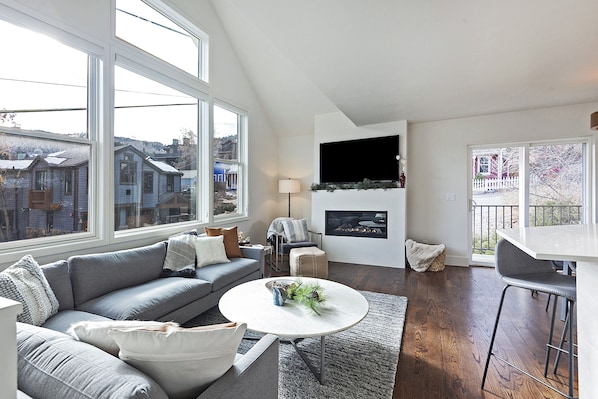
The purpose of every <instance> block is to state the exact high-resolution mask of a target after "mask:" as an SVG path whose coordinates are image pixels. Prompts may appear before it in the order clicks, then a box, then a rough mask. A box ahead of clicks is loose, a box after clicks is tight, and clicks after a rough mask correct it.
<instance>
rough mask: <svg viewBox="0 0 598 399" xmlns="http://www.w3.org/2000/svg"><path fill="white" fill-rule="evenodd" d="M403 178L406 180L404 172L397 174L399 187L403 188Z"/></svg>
mask: <svg viewBox="0 0 598 399" xmlns="http://www.w3.org/2000/svg"><path fill="white" fill-rule="evenodd" d="M405 180H407V177H405V173H403V172H401V175H400V176H399V184H400V185H401V188H405Z"/></svg>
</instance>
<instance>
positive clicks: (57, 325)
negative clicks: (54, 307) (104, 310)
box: [42, 310, 112, 333]
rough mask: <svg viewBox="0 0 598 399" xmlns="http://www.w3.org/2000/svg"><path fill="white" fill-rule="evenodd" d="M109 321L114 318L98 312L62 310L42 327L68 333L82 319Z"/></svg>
mask: <svg viewBox="0 0 598 399" xmlns="http://www.w3.org/2000/svg"><path fill="white" fill-rule="evenodd" d="M86 320H87V321H107V320H112V319H109V318H108V317H104V316H100V315H98V314H93V313H88V312H81V311H79V310H61V311H60V312H58V313H56V314H55V315H54V316H52V317H50V318H49V319H48V320H46V322H45V323H44V324H42V327H45V328H49V329H51V330H54V331H60V332H62V333H68V329H69V328H71V326H72V325H73V324H75V323H79V322H80V321H86Z"/></svg>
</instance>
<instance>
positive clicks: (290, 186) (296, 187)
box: [278, 179, 301, 194]
mask: <svg viewBox="0 0 598 399" xmlns="http://www.w3.org/2000/svg"><path fill="white" fill-rule="evenodd" d="M299 191H301V185H300V182H299V180H293V179H286V180H279V181H278V192H279V193H285V194H291V193H298V192H299Z"/></svg>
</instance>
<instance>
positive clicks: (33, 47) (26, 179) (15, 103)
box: [0, 20, 99, 248]
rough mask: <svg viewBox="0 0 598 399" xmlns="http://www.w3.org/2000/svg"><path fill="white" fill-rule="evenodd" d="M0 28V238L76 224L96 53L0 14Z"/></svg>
mask: <svg viewBox="0 0 598 399" xmlns="http://www.w3.org/2000/svg"><path fill="white" fill-rule="evenodd" d="M0 36H1V37H3V38H5V39H6V40H3V44H2V51H3V54H4V56H3V58H2V62H0V219H1V220H2V223H1V230H0V242H8V241H10V242H13V241H19V240H26V239H37V238H41V237H51V236H59V235H65V234H73V233H81V232H84V231H86V229H87V223H85V224H84V223H83V222H82V215H83V214H85V215H87V214H88V204H89V196H90V195H93V190H90V191H88V187H87V183H88V177H87V170H88V169H87V168H88V163H89V160H90V159H91V154H92V142H91V141H90V140H89V137H90V131H89V130H88V121H90V120H93V119H94V118H95V113H96V110H95V109H94V108H89V107H88V101H87V99H88V86H89V84H88V81H89V78H90V77H93V76H95V74H96V73H97V67H98V65H99V63H98V60H97V59H96V58H94V57H92V56H91V55H90V54H88V53H85V52H83V51H81V50H76V49H74V48H72V47H69V46H66V45H64V44H62V43H59V42H57V41H56V40H53V39H51V38H49V37H48V36H45V35H42V34H39V33H35V32H33V31H32V30H29V29H25V28H23V27H19V26H16V25H14V24H11V23H8V22H5V21H2V20H0ZM88 74H89V75H88ZM16 247H18V246H15V244H12V245H11V248H16ZM0 248H1V247H0Z"/></svg>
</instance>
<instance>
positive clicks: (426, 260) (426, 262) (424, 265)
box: [405, 239, 446, 272]
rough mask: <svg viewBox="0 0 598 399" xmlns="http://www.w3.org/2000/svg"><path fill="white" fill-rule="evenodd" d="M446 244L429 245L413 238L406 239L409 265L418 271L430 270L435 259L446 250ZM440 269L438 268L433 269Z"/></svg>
mask: <svg viewBox="0 0 598 399" xmlns="http://www.w3.org/2000/svg"><path fill="white" fill-rule="evenodd" d="M445 248H446V247H445V245H444V244H438V245H428V244H420V243H418V242H415V241H413V240H411V239H408V240H407V241H405V250H406V251H405V252H406V254H407V260H408V261H409V265H411V268H412V269H413V270H415V271H416V272H425V271H427V270H428V268H429V267H430V265H431V264H432V262H434V259H436V258H437V257H438V256H440V255H441V254H442V253H443V252H444V250H445ZM433 271H438V270H433Z"/></svg>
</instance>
